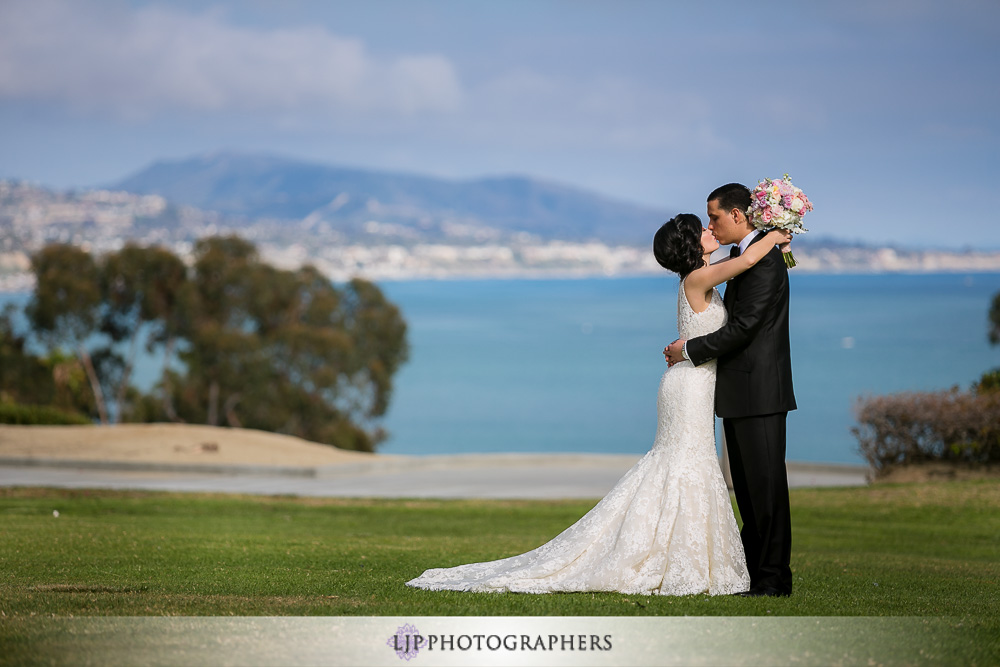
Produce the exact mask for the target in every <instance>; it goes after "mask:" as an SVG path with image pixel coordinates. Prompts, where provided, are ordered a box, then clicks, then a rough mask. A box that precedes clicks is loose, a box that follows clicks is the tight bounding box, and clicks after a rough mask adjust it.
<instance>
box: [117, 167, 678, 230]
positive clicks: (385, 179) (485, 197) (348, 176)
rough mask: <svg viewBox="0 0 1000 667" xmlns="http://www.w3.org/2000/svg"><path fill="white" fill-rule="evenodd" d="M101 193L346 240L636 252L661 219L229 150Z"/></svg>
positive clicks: (555, 194)
mask: <svg viewBox="0 0 1000 667" xmlns="http://www.w3.org/2000/svg"><path fill="white" fill-rule="evenodd" d="M108 187H109V189H115V190H124V191H127V192H133V193H136V194H156V195H160V196H162V197H164V198H166V199H167V200H169V201H171V202H172V203H175V204H181V205H187V206H193V207H196V208H200V209H203V210H209V211H217V212H219V213H222V214H224V215H229V216H239V217H244V218H247V219H256V218H273V219H288V220H300V221H301V220H305V219H307V218H312V219H313V220H314V222H318V221H325V222H326V223H328V224H329V225H330V226H331V227H332V228H334V229H338V231H343V232H348V233H350V232H352V231H357V230H358V229H360V228H361V226H363V225H364V224H365V223H369V222H371V221H373V220H375V221H377V222H383V223H390V224H395V225H402V226H403V227H408V228H411V229H412V230H413V231H414V232H417V233H419V234H420V235H425V234H427V233H429V232H432V231H433V230H434V229H436V228H440V227H441V225H443V224H451V225H454V224H461V225H465V226H469V227H472V228H480V229H482V230H483V231H486V232H494V233H499V234H515V233H528V234H532V235H534V236H537V237H539V238H541V239H546V240H553V239H561V240H573V241H584V240H599V241H605V242H614V243H645V242H647V241H648V239H649V238H651V236H652V234H653V232H655V231H656V229H657V228H658V227H659V225H661V224H662V223H663V221H665V220H666V219H668V218H669V217H670V214H669V213H668V212H667V211H666V210H658V209H655V208H651V207H645V206H641V205H638V204H632V203H629V202H624V201H621V200H617V199H613V198H611V197H606V196H604V195H600V194H598V193H595V192H593V191H590V190H586V189H583V188H578V187H574V186H569V185H563V184H559V183H554V182H550V181H545V180H542V179H536V178H532V177H528V176H520V175H503V176H489V177H484V178H477V179H466V180H450V179H443V178H437V177H433V176H425V175H420V174H411V173H404V172H393V171H381V170H369V169H361V168H353V167H343V166H336V165H332V164H324V163H321V162H314V161H306V160H299V159H296V158H290V157H285V156H280V155H273V154H267V153H239V152H233V151H224V152H215V153H208V154H202V155H198V156H193V157H189V158H182V159H178V160H158V161H155V162H153V163H151V164H150V165H148V166H146V167H144V168H142V169H140V170H139V171H137V172H135V173H133V174H132V175H130V176H127V177H126V178H124V179H122V180H121V181H119V182H117V183H114V184H111V185H109V186H108Z"/></svg>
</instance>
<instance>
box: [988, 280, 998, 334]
mask: <svg viewBox="0 0 1000 667" xmlns="http://www.w3.org/2000/svg"><path fill="white" fill-rule="evenodd" d="M989 338H990V344H992V345H998V344H1000V292H997V293H996V294H994V295H993V304H992V305H991V306H990V325H989Z"/></svg>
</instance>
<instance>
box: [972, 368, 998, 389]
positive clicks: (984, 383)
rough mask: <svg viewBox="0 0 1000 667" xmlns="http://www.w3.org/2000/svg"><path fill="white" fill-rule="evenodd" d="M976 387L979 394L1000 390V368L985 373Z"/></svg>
mask: <svg viewBox="0 0 1000 667" xmlns="http://www.w3.org/2000/svg"><path fill="white" fill-rule="evenodd" d="M974 389H975V391H976V393H977V394H988V393H990V392H1000V368H994V369H993V370H991V371H986V372H985V373H983V377H981V378H979V382H977V383H976V385H975V387H974Z"/></svg>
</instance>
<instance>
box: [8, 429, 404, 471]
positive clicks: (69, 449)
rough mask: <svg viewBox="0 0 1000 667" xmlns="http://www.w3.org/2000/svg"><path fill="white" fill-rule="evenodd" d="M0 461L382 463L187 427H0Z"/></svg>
mask: <svg viewBox="0 0 1000 667" xmlns="http://www.w3.org/2000/svg"><path fill="white" fill-rule="evenodd" d="M0 458H33V459H64V460H65V459H85V460H89V461H134V462H156V463H185V464H191V463H195V464H197V463H205V464H244V465H275V466H319V465H336V464H342V463H362V462H370V461H374V460H376V459H378V460H381V459H384V458H387V457H384V456H378V455H375V454H367V453H364V452H351V451H346V450H343V449H337V448H336V447H330V446H328V445H319V444H316V443H314V442H309V441H308V440H303V439H301V438H296V437H293V436H288V435H278V434H276V433H267V432H265V431H253V430H249V429H240V428H219V427H215V426H195V425H188V424H119V425H116V426H6V425H0Z"/></svg>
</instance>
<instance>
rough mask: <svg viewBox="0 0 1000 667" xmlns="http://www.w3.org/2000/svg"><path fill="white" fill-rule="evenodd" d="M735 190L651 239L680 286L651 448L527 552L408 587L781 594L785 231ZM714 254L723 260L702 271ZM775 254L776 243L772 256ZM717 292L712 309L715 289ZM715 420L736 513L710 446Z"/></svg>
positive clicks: (785, 564)
mask: <svg viewBox="0 0 1000 667" xmlns="http://www.w3.org/2000/svg"><path fill="white" fill-rule="evenodd" d="M751 203H752V202H751V192H750V190H749V189H748V188H747V187H746V186H744V185H741V184H739V183H730V184H728V185H723V186H721V187H719V188H716V189H715V190H714V191H713V192H712V193H711V194H710V195H709V196H708V203H707V214H708V220H709V224H708V227H707V228H704V229H703V228H702V224H701V220H700V219H699V218H698V216H696V215H693V214H690V213H682V214H680V215H677V216H675V217H674V218H672V219H670V220H669V221H667V222H666V223H665V224H664V225H663V226H662V227H660V229H659V230H658V231H657V232H656V234H655V236H654V237H653V254H654V256H655V257H656V260H657V262H659V264H660V265H661V266H663V267H664V268H666V269H668V270H670V271H673V272H674V273H676V274H678V275H679V276H680V278H681V280H680V288H679V290H678V294H677V326H678V331H679V338H678V340H676V341H674V342H673V343H671V344H670V345H668V346H667V347H666V348H664V350H663V353H664V357H665V358H666V360H667V362H668V367H667V370H666V372H665V373H664V374H663V378H662V380H661V381H660V388H659V394H658V398H657V418H658V423H657V429H656V438H655V441H654V442H653V446H652V448H651V449H650V450H649V452H648V453H647V454H646V455H645V456H643V457H642V458H641V459H640V460H639V461H638V462H637V463H636V464H635V465H634V466H633V467H632V468H631V469H630V470H629V471H628V472H626V473H625V475H624V476H623V477H622V478H621V479H620V480H619V481H618V483H617V484H616V485H615V487H614V488H613V489H612V490H611V491H610V492H609V493H608V494H607V495H606V496H605V497H604V498H603V499H601V501H600V502H598V503H597V505H596V506H595V507H594V508H593V509H592V510H590V511H589V512H588V513H587V514H586V515H584V516H583V518H581V519H580V520H579V521H577V522H576V523H574V524H573V525H572V526H570V527H569V528H567V529H566V530H564V531H563V532H562V533H560V534H559V535H558V536H556V537H555V538H553V539H552V540H551V541H549V542H547V543H545V544H543V545H542V546H540V547H538V548H537V549H533V550H532V551H529V552H527V553H524V554H521V555H517V556H511V557H509V558H503V559H501V560H495V561H489V562H484V563H471V564H466V565H458V566H456V567H449V568H433V569H429V570H427V571H425V572H424V573H423V574H421V575H420V576H419V577H417V578H416V579H413V580H411V581H408V582H407V585H408V586H414V587H417V588H424V589H429V590H459V591H494V592H502V591H511V592H517V593H552V592H571V591H608V592H619V593H627V594H640V595H692V594H699V593H704V594H708V595H743V596H753V597H756V596H775V597H780V596H788V595H791V593H792V573H791V569H790V568H789V561H790V556H791V520H790V515H789V503H788V478H787V474H786V471H785V419H786V416H787V414H788V412H789V411H790V410H794V409H795V407H796V406H795V396H794V394H793V391H792V366H791V353H790V347H789V337H788V301H789V298H788V268H787V267H786V262H785V260H784V259H783V257H782V251H783V250H784V251H787V250H788V246H789V243H790V242H791V234H790V233H789V232H787V231H780V230H773V231H769V232H762V231H760V230H758V229H757V228H756V227H755V226H754V224H753V223H752V222H751V221H750V220H749V219H748V218H747V215H748V212H749V211H750V210H751ZM720 244H727V245H730V244H731V245H732V246H733V247H732V248H731V251H730V256H729V257H727V258H725V259H722V260H720V261H718V262H715V263H712V262H711V256H712V253H713V252H714V251H715V250H717V249H718V248H719V246H720ZM779 246H781V247H780V248H779ZM723 283H727V286H726V289H725V292H726V295H725V299H723V297H722V296H721V295H720V294H719V291H718V290H717V289H716V287H717V286H719V285H721V284H723ZM715 415H718V416H719V417H721V418H722V424H723V429H724V432H725V435H726V443H727V446H728V451H729V460H730V466H731V472H732V479H733V487H734V490H735V492H736V502H737V504H738V506H739V510H740V517H741V518H742V521H743V528H742V530H738V529H737V524H736V518H735V516H734V515H733V508H732V503H731V501H730V498H729V491H728V489H727V488H726V483H725V480H724V479H723V476H722V470H721V468H720V466H719V459H718V457H717V455H716V449H715Z"/></svg>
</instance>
